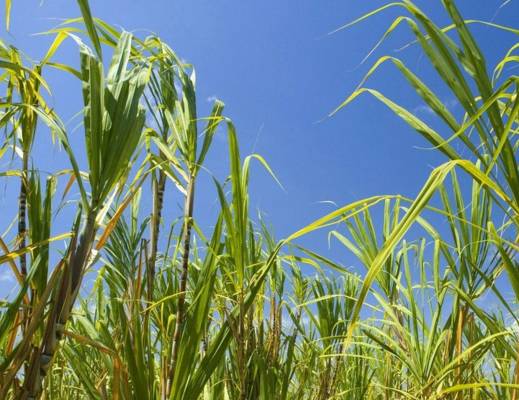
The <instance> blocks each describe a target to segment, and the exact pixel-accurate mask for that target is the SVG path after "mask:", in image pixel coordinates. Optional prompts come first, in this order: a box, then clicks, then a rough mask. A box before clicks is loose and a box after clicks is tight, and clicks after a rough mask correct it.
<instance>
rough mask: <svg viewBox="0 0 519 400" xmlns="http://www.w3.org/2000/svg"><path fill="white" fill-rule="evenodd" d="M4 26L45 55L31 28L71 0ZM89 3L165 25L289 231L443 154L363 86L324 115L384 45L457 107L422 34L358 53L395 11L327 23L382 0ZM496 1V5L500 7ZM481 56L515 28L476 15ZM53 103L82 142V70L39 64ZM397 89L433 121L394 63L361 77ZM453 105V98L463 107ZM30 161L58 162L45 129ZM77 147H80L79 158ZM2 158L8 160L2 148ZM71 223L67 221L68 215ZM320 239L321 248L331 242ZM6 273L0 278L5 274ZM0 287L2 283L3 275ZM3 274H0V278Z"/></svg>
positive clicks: (221, 167) (202, 204) (397, 181)
mask: <svg viewBox="0 0 519 400" xmlns="http://www.w3.org/2000/svg"><path fill="white" fill-rule="evenodd" d="M13 3H14V4H13V15H12V30H11V32H10V33H6V32H5V31H4V32H2V38H4V40H5V41H6V42H9V43H13V44H15V45H16V46H17V47H19V48H20V49H22V50H23V51H25V52H26V54H27V55H28V56H30V57H32V58H34V59H38V58H41V57H42V56H43V54H44V52H45V50H44V49H45V48H46V46H48V44H49V43H50V40H51V38H50V37H46V36H32V34H34V33H38V32H42V31H46V30H48V29H50V28H52V27H53V26H55V25H57V24H58V23H59V19H65V18H71V17H76V16H79V10H78V7H77V5H76V2H75V1H70V0H45V1H43V2H42V3H41V4H40V5H34V4H37V2H31V6H28V2H20V1H14V2H13ZM90 3H91V8H92V12H93V14H94V15H95V16H97V17H100V18H102V19H104V20H106V21H107V22H110V23H111V24H114V25H119V26H121V27H123V28H125V29H126V30H129V31H132V32H135V34H136V35H139V36H145V35H147V33H149V32H154V33H156V34H158V35H159V36H161V38H162V39H163V40H164V41H166V42H167V43H168V44H170V46H171V47H172V48H173V49H174V50H175V51H176V52H177V54H178V55H179V56H181V57H182V58H183V59H185V60H187V61H189V62H191V63H193V64H194V65H195V67H196V71H197V87H198V100H199V104H200V115H204V114H206V113H208V112H209V110H210V101H211V99H213V98H215V97H217V98H219V99H222V100H223V101H224V102H225V103H226V115H227V116H229V117H230V118H232V119H233V121H234V122H235V124H236V126H237V130H238V135H239V140H240V144H241V149H242V155H246V154H248V153H251V152H258V153H260V154H261V155H262V156H264V158H265V159H266V160H267V161H268V162H269V164H270V165H271V167H272V169H273V170H274V171H275V173H276V175H277V176H278V178H279V179H280V181H281V182H282V184H283V186H284V188H285V190H281V189H280V188H279V187H278V186H277V185H276V184H275V182H274V181H273V180H272V178H270V177H269V175H268V174H267V173H266V172H264V170H262V168H261V167H260V166H259V165H258V166H257V167H256V168H254V171H253V176H252V192H251V197H252V198H251V208H252V211H253V212H254V210H255V209H261V210H262V211H263V212H264V214H265V219H266V220H267V222H268V223H269V224H270V225H271V226H272V227H273V228H274V231H275V232H276V235H277V237H278V238H279V237H283V236H286V235H288V234H290V233H291V232H293V231H295V230H296V229H298V228H300V227H301V226H303V225H305V224H306V223H308V222H310V221H312V220H313V219H315V218H317V217H319V216H322V215H323V214H324V213H326V212H329V211H331V210H332V206H331V205H329V204H323V203H322V202H323V201H333V202H335V203H336V204H338V205H343V204H346V203H349V202H351V201H354V200H358V199H360V198H363V197H367V196H372V195H375V194H391V193H400V194H403V195H406V196H411V197H412V196H414V195H416V194H417V192H418V190H419V188H420V187H421V185H422V184H423V182H424V181H425V180H426V178H427V176H428V175H429V173H430V171H431V169H432V167H434V166H436V165H438V164H440V163H441V162H442V161H444V159H443V158H442V157H441V156H440V155H438V154H437V153H436V152H434V151H431V150H423V149H419V147H427V143H426V142H425V141H424V140H423V139H421V138H420V137H419V136H418V135H417V134H416V133H414V132H413V131H412V130H411V129H410V128H409V127H407V126H406V125H405V123H403V122H402V121H400V120H399V119H398V118H397V117H396V116H395V115H393V114H392V113H391V112H390V111H389V110H388V109H386V108H385V107H384V106H383V105H381V104H379V103H377V101H376V100H374V99H372V98H369V97H362V98H360V99H359V100H358V101H356V102H355V103H353V104H352V105H351V106H349V107H348V108H347V109H345V110H343V111H341V112H340V113H338V114H337V115H335V116H334V117H332V118H327V115H328V113H329V112H330V111H331V110H333V109H334V108H335V107H336V106H337V105H338V104H340V102H341V101H342V100H343V99H344V98H345V97H347V95H348V94H349V93H351V91H352V90H354V88H355V86H356V85H357V84H358V82H359V81H360V80H361V79H362V76H363V75H364V74H365V73H366V71H367V69H368V67H369V65H370V64H371V63H373V62H374V61H375V60H376V58H377V57H378V56H381V55H384V54H388V53H389V54H392V55H395V56H398V57H400V58H402V59H404V60H405V61H406V62H407V63H408V65H409V66H410V67H412V68H413V70H414V71H415V72H417V73H418V74H419V75H420V76H422V77H424V78H425V80H427V81H428V82H430V83H431V84H432V85H433V87H434V88H435V89H436V90H437V93H439V95H440V98H442V99H443V100H444V101H445V103H446V104H447V105H448V106H449V107H450V108H451V109H453V111H455V112H456V109H457V107H458V105H457V104H456V101H455V100H454V98H452V97H450V95H449V94H448V91H447V90H446V89H445V87H444V86H443V85H442V84H441V82H439V81H438V79H437V78H436V77H435V76H434V74H433V71H432V70H431V69H430V67H429V66H428V65H427V62H426V60H425V59H424V58H423V56H422V55H421V53H420V52H419V51H418V49H417V48H416V46H411V47H410V48H408V49H407V50H405V51H400V52H396V49H398V48H400V47H401V46H403V45H404V44H406V43H408V42H409V41H410V40H411V36H410V33H409V30H408V28H406V27H404V26H402V27H400V28H399V29H398V30H397V31H396V32H395V34H394V35H393V36H392V37H391V38H390V40H388V41H387V42H386V43H385V44H384V45H383V46H382V47H381V48H380V49H379V50H378V51H377V52H376V53H375V54H374V55H373V56H372V57H371V58H370V59H369V60H368V61H367V62H366V63H365V64H363V65H360V62H361V60H362V59H363V57H364V56H365V55H366V54H367V53H368V52H369V50H370V49H371V47H372V46H373V45H374V44H375V43H376V42H377V40H378V39H379V38H380V37H381V35H382V34H383V32H384V31H385V29H387V27H388V26H389V25H390V23H391V21H392V20H393V19H394V18H395V17H396V16H397V15H398V13H399V12H401V11H398V10H396V9H395V10H389V11H387V12H385V13H384V14H383V15H380V16H376V17H374V18H371V19H370V20H368V21H367V22H364V23H361V24H359V25H357V26H354V27H352V28H349V29H347V30H343V31H340V32H338V33H335V34H332V35H329V34H328V33H329V32H330V31H332V30H334V29H336V28H338V27H339V26H341V25H343V24H344V23H346V22H349V21H351V20H353V19H355V18H357V17H358V16H360V15H362V14H363V13H365V12H367V11H369V10H371V9H373V8H376V7H377V6H380V5H382V4H385V3H386V2H385V1H361V0H341V1H339V0H329V1H316V0H314V1H310V0H285V1H273V0H264V1H254V2H253V1H239V0H225V1H221V0H182V1H180V0H164V1H162V0H148V1H141V0H91V2H90ZM457 3H458V4H459V6H460V9H461V11H462V13H463V14H464V16H465V17H467V18H476V19H484V20H490V19H494V21H495V22H497V23H501V24H504V25H512V26H513V25H514V23H516V22H517V21H516V20H517V18H515V20H514V16H515V17H517V16H518V15H519V2H518V1H516V0H512V1H510V2H506V4H505V5H504V6H503V7H502V8H501V9H500V8H499V7H500V5H502V4H503V0H460V1H458V2H457ZM417 4H418V5H420V6H423V8H424V9H425V10H427V11H428V12H430V14H431V16H432V17H433V18H434V19H436V22H437V23H438V24H440V25H442V24H444V23H446V22H447V18H446V15H445V13H444V12H443V10H442V7H441V4H440V2H439V1H431V0H424V1H417ZM498 11H499V12H498ZM473 31H474V32H475V33H476V36H477V37H478V39H479V40H480V43H481V45H482V48H483V50H484V52H485V54H486V55H487V58H488V61H489V66H490V67H493V64H494V62H495V60H497V59H498V58H500V57H502V56H503V54H504V52H505V51H506V50H507V49H508V47H509V46H510V45H511V44H512V43H513V40H514V39H515V38H514V37H513V36H512V35H511V34H503V33H499V32H497V31H494V30H492V29H490V28H486V27H474V28H473ZM78 58H79V56H78V53H77V51H76V48H75V45H74V44H73V43H72V42H70V43H69V44H67V45H66V46H65V47H64V48H63V50H61V51H60V52H59V53H58V54H57V59H58V60H60V61H61V62H66V63H70V64H77V62H78ZM47 79H48V80H49V83H50V85H51V87H52V89H53V99H52V102H53V104H54V107H55V108H56V110H57V112H58V113H59V114H60V115H61V117H62V119H63V120H65V121H70V122H68V127H69V128H70V135H71V137H72V141H73V143H74V144H75V147H76V149H77V152H78V153H81V151H82V150H81V143H82V138H81V135H82V128H81V127H79V128H77V126H78V124H79V122H80V119H77V118H76V119H75V120H71V118H72V117H73V116H74V115H76V114H77V113H78V112H79V111H80V110H81V98H80V91H79V85H78V82H77V81H75V79H74V78H71V77H65V78H64V77H63V75H62V74H57V73H50V74H49V75H48V76H47ZM369 86H370V87H375V88H377V89H379V90H381V91H382V92H384V93H386V94H387V95H388V96H389V97H391V98H392V99H394V100H396V101H398V102H400V103H401V104H403V105H405V106H407V107H408V108H410V109H412V110H415V111H417V112H418V113H420V115H422V116H423V118H424V119H426V120H428V119H430V115H429V114H428V111H427V109H426V108H425V107H423V106H422V105H421V103H420V102H419V100H418V98H417V97H416V95H414V94H413V93H412V91H411V90H410V89H408V88H407V87H406V85H405V84H404V81H403V79H402V78H401V77H400V76H399V74H398V73H397V72H396V71H395V69H394V68H391V67H390V66H389V65H388V66H386V67H384V68H382V69H381V70H380V71H379V73H378V74H377V75H376V76H375V77H374V78H373V79H371V80H370V81H369ZM458 111H459V110H458ZM225 153H226V143H225V135H224V133H223V132H221V133H219V137H218V139H217V141H216V143H215V146H214V148H213V149H212V151H211V153H210V155H209V157H208V160H207V167H208V168H209V170H210V171H211V172H212V173H214V174H215V175H216V176H217V177H218V178H219V179H221V180H222V179H223V178H224V177H225V174H226V171H227V161H226V156H225ZM34 156H35V159H37V160H38V161H37V162H38V164H37V165H36V166H37V167H39V168H41V169H44V170H53V169H55V168H57V167H58V166H61V167H63V166H64V165H66V163H65V161H63V163H62V164H61V161H56V160H59V159H62V160H66V158H65V155H64V154H62V153H60V152H59V151H58V150H56V149H53V148H51V145H50V138H49V135H48V132H42V134H41V135H40V136H39V138H38V142H37V146H36V147H35V149H34ZM78 157H79V158H80V159H81V156H78ZM0 163H1V168H2V169H4V168H6V160H0ZM0 184H1V185H2V188H1V190H2V196H1V199H0V206H1V207H3V208H5V209H6V210H7V212H3V213H2V215H0V228H1V230H2V232H3V230H4V229H5V227H6V226H7V225H8V224H9V223H10V222H11V220H12V218H14V216H15V212H16V209H15V207H13V206H12V205H13V194H14V193H15V189H16V188H17V184H16V185H13V182H11V183H9V184H7V185H6V184H4V183H3V182H1V183H0ZM211 185H212V183H211V180H210V176H209V174H205V175H204V176H202V177H201V182H200V187H201V189H200V190H199V191H198V193H197V195H198V198H197V217H198V218H199V220H200V221H202V222H203V223H205V224H210V223H211V222H212V220H213V215H214V210H215V209H216V196H215V193H214V190H212V187H211ZM170 199H171V204H173V205H170V206H169V207H170V209H169V210H170V211H171V215H173V214H176V215H178V213H176V211H177V210H176V208H175V204H176V203H179V202H180V199H179V196H178V194H173V193H172V192H171V197H170ZM63 229H64V230H65V229H68V227H63ZM319 247H322V248H325V247H326V245H325V243H321V244H320V245H319ZM0 285H2V282H0ZM3 287H4V288H5V285H3ZM1 288H2V286H0V289H1Z"/></svg>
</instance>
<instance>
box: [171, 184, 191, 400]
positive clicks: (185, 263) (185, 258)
mask: <svg viewBox="0 0 519 400" xmlns="http://www.w3.org/2000/svg"><path fill="white" fill-rule="evenodd" d="M194 197H195V187H194V176H193V175H191V176H190V177H189V181H188V185H187V191H186V200H185V205H184V228H183V235H182V243H183V250H182V272H181V276H180V291H179V296H178V304H177V314H176V320H175V331H174V334H173V344H172V346H171V360H170V368H169V378H168V383H167V388H166V398H169V395H170V393H171V389H172V384H173V378H174V376H175V368H176V362H177V359H178V351H179V344H180V339H181V337H182V327H183V324H184V316H185V315H184V314H185V312H184V305H185V301H186V288H187V278H188V269H189V253H190V250H191V228H192V226H193V204H194Z"/></svg>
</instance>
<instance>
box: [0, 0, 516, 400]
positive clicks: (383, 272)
mask: <svg viewBox="0 0 519 400" xmlns="http://www.w3.org/2000/svg"><path fill="white" fill-rule="evenodd" d="M10 4H11V2H9V1H8V2H6V5H7V7H6V10H7V11H9V8H10ZM442 4H443V7H444V8H445V10H446V11H447V14H448V15H449V16H450V18H451V21H452V24H451V25H449V26H446V27H439V26H437V25H436V24H435V23H434V22H433V20H432V19H430V18H429V17H428V16H427V15H426V14H425V13H424V12H422V11H421V10H420V9H419V8H418V7H417V6H416V5H415V4H414V3H413V2H411V1H407V0H404V1H401V2H396V3H390V4H388V5H386V6H384V7H381V8H379V9H377V10H374V11H373V12H371V13H369V14H367V15H366V16H363V17H361V18H359V19H357V20H356V21H354V22H353V23H363V22H364V21H365V20H366V19H368V18H370V17H371V16H373V15H375V14H379V13H384V12H385V10H387V9H388V8H394V7H398V8H399V9H401V10H402V11H403V12H404V13H405V14H404V15H402V16H400V17H398V18H397V19H396V20H395V21H394V22H393V23H391V24H390V27H389V29H388V30H387V32H386V33H385V34H384V37H383V40H384V39H385V38H386V37H388V36H389V35H390V34H391V33H392V32H393V30H394V29H395V28H396V27H397V26H398V25H399V24H405V25H406V26H408V27H409V28H410V29H411V32H412V33H413V34H414V36H415V42H413V43H412V45H414V46H419V47H420V48H421V49H422V50H423V53H424V54H425V56H426V57H427V59H428V60H429V62H430V63H431V65H432V66H433V67H434V69H435V71H436V73H437V74H438V76H439V77H440V78H441V79H442V80H443V81H444V82H445V83H446V85H447V87H449V89H450V90H451V91H452V94H453V96H455V97H456V99H457V100H458V101H459V103H460V104H461V105H462V107H463V110H464V115H463V117H462V119H461V120H458V119H457V118H456V117H455V116H454V115H453V114H452V113H451V112H450V111H449V110H448V108H447V107H445V105H444V104H443V103H442V102H441V101H440V100H439V98H438V96H437V95H436V94H435V93H434V90H433V88H432V87H429V85H428V84H427V82H425V81H424V80H422V79H421V78H420V77H419V76H418V75H417V74H415V73H414V72H413V71H412V70H411V69H410V68H409V67H408V66H407V65H406V64H405V62H404V61H403V60H399V59H397V58H395V57H390V56H382V57H380V58H379V59H378V60H376V61H375V63H374V64H373V66H372V67H371V68H370V69H369V70H368V72H367V74H366V76H365V78H364V79H363V80H362V82H361V84H360V85H359V87H358V88H357V89H356V90H355V91H354V93H352V95H351V96H349V97H348V98H347V99H346V100H345V101H344V103H343V104H341V105H340V107H339V108H338V109H337V110H336V112H338V111H339V110H340V109H341V108H344V107H346V106H347V105H348V104H349V103H351V102H352V101H354V99H355V98H357V97H358V96H360V95H362V94H371V95H372V96H374V97H375V98H376V99H377V100H379V101H381V102H383V103H384V104H385V105H386V106H388V107H389V109H390V110H392V111H393V112H395V114H396V115H397V116H398V117H400V118H402V119H403V120H404V121H406V122H407V123H408V124H409V125H410V126H411V127H412V128H414V129H415V130H416V131H417V132H418V133H419V134H421V135H422V136H423V137H425V139H427V140H428V141H430V142H431V143H432V145H433V146H434V147H435V148H436V149H437V150H438V151H440V152H441V153H442V154H443V155H444V156H445V157H446V159H447V160H446V162H445V163H444V164H443V165H440V166H439V167H437V168H436V169H435V170H434V171H433V172H432V173H431V175H430V177H429V179H428V180H427V181H426V182H425V183H424V186H423V188H422V189H421V191H420V192H419V194H418V195H417V197H416V198H415V199H408V198H405V197H403V196H400V195H397V194H396V195H391V196H375V197H371V198H367V199H360V200H358V201H356V202H354V203H351V204H349V205H346V206H344V207H341V208H338V209H337V210H335V211H334V212H332V213H330V214H328V215H325V216H323V217H322V218H320V219H318V220H316V221H314V222H312V223H310V224H308V225H306V226H304V227H302V228H300V229H299V230H297V231H295V232H294V233H293V234H292V235H290V236H289V237H287V238H284V239H282V240H276V238H274V237H273V235H272V234H271V233H270V232H269V229H268V228H267V224H266V222H264V221H263V220H262V219H261V218H253V217H251V215H250V213H249V177H250V169H251V164H252V163H256V164H257V165H259V166H260V167H262V168H265V169H266V170H267V171H268V172H269V173H270V174H271V175H272V177H273V180H276V178H275V176H274V174H273V172H272V171H271V170H270V168H269V166H268V164H267V162H266V161H265V160H264V159H263V158H262V157H261V156H260V155H257V154H252V155H249V156H245V157H243V156H242V155H241V154H240V149H239V145H238V137H239V135H238V134H237V132H236V129H235V127H234V125H233V123H232V121H231V119H230V118H229V117H228V116H226V115H225V114H224V104H223V103H222V102H221V101H216V102H215V104H214V106H213V108H212V111H211V112H210V114H209V115H208V116H200V115H199V114H198V112H197V98H196V80H195V73H194V69H193V67H192V66H190V65H188V64H185V63H184V62H183V61H181V59H180V58H179V57H177V55H176V54H175V52H174V51H173V50H172V49H171V48H170V47H169V46H168V45H167V44H165V43H164V42H163V41H161V39H160V38H158V37H155V36H150V37H146V38H138V37H134V36H133V35H131V34H130V33H128V32H124V31H120V30H118V29H116V28H114V27H113V26H111V25H109V24H107V23H106V22H104V21H101V20H99V19H96V18H94V17H93V16H92V13H91V11H90V8H89V5H88V3H87V2H86V1H85V0H78V5H79V9H80V11H81V13H82V18H79V19H74V20H69V21H66V22H65V23H63V24H62V25H60V26H59V27H57V28H55V29H53V30H51V31H49V34H51V35H53V37H54V41H53V42H52V44H51V46H50V48H49V49H48V52H47V54H46V56H45V57H44V58H43V60H42V61H41V62H40V63H37V64H32V63H26V64H24V63H25V60H24V59H23V57H22V56H21V54H22V53H21V51H19V50H18V49H16V48H14V47H12V46H7V45H6V44H4V43H0V66H1V67H2V68H3V73H2V74H1V75H0V77H1V79H2V85H1V88H2V90H3V91H4V95H2V99H3V100H2V107H1V115H0V124H1V126H2V128H3V131H4V132H5V137H4V141H3V143H2V145H1V147H0V157H7V155H8V154H10V153H11V154H12V159H13V160H12V163H11V165H12V169H9V170H6V171H2V172H1V174H2V177H3V178H4V179H8V180H9V181H13V180H14V181H16V183H17V184H18V187H19V191H18V193H19V200H18V212H17V217H16V219H15V223H13V224H11V226H10V227H9V226H7V227H4V228H3V229H6V232H7V233H6V234H5V236H3V237H2V238H1V240H0V246H1V249H2V252H3V254H2V255H0V262H1V263H2V267H3V268H7V267H9V268H10V269H11V271H12V273H13V274H14V276H15V278H16V280H17V288H16V289H17V291H16V293H15V294H14V296H12V297H11V298H9V299H7V300H6V301H5V302H4V303H3V304H2V314H1V316H0V328H1V329H0V344H1V346H0V398H6V399H35V398H45V399H164V400H166V399H204V400H226V399H244V400H245V399H265V400H266V399H280V400H285V399H301V400H304V399H319V400H325V399H377V400H378V399H385V400H386V399H424V400H425V399H510V400H515V399H517V398H518V396H519V364H518V363H517V360H518V357H519V353H518V350H517V349H518V346H519V330H518V329H517V326H518V323H519V321H518V319H517V316H516V310H515V306H514V304H513V303H511V302H510V301H509V299H510V296H511V294H513V296H515V297H514V301H516V300H517V297H518V296H519V273H518V269H517V261H516V258H517V256H516V252H517V250H518V246H517V224H518V220H517V218H518V211H519V203H518V199H519V186H518V184H519V176H518V171H517V159H516V151H517V150H516V149H517V141H516V140H515V134H516V132H517V129H518V113H519V99H518V96H517V77H516V76H514V75H512V74H511V73H510V71H513V69H511V67H513V66H514V64H515V63H517V56H516V55H515V54H516V52H517V49H518V48H519V45H518V44H516V45H514V46H513V47H512V48H511V49H510V51H509V52H508V53H507V54H506V55H505V56H504V58H503V59H502V60H501V61H500V62H499V63H498V65H497V66H496V68H495V70H494V71H493V72H492V73H491V72H489V71H488V70H487V68H488V66H487V64H486V61H485V58H484V53H483V52H482V51H481V50H480V49H479V47H478V45H477V42H476V41H475V39H474V37H473V36H472V34H471V32H470V29H469V28H470V26H471V24H476V23H478V24H481V23H482V22H480V21H465V20H464V19H463V18H462V17H461V16H460V14H459V12H458V10H457V8H456V6H455V3H454V2H453V1H452V0H444V1H443V2H442ZM349 25H351V24H349ZM349 25H347V26H345V27H344V28H346V27H348V26H349ZM487 25H488V24H487ZM489 29H502V30H505V31H513V32H516V31H514V30H513V29H512V28H507V27H501V26H498V25H495V24H491V26H490V27H489ZM65 40H67V41H74V42H75V44H76V45H77V48H78V53H79V58H80V69H79V70H76V69H74V68H72V67H71V66H68V65H65V64H62V63H60V62H59V60H56V51H57V49H58V48H59V47H60V46H61V44H62V43H63V42H64V41H65ZM86 42H89V43H90V46H89V45H87V44H85V43H86ZM374 51H375V50H374ZM108 60H109V62H108V63H106V61H108ZM388 62H390V63H391V64H393V65H394V66H395V67H396V68H397V70H398V71H399V72H400V73H402V75H403V77H404V78H405V79H406V80H407V81H408V83H409V90H410V91H415V92H416V93H417V94H418V95H419V96H420V97H421V98H422V100H423V101H424V103H425V105H426V106H428V107H429V108H430V109H431V110H432V111H433V113H434V115H435V116H436V117H437V118H438V120H439V122H441V123H442V124H438V126H441V131H437V130H434V129H433V128H432V127H431V126H429V125H428V124H427V123H426V122H425V121H423V120H421V119H420V117H419V115H416V114H415V113H413V112H412V111H410V110H406V109H405V108H404V107H402V106H400V105H398V104H397V103H395V102H394V101H392V100H391V99H390V97H389V96H390V95H389V94H384V93H381V92H380V91H377V90H376V89H372V88H368V87H367V86H366V84H367V82H368V80H369V77H370V76H371V75H373V74H375V73H376V72H377V69H378V68H379V67H380V66H381V65H383V64H384V63H388ZM104 65H108V66H109V67H108V69H107V70H106V71H105V67H104ZM49 68H53V69H57V70H58V71H60V73H62V74H69V75H72V76H73V77H75V79H77V80H78V88H79V87H80V86H81V88H82V94H83V102H84V107H83V110H82V116H83V123H82V131H83V133H84V151H85V154H84V155H81V157H80V156H78V154H76V153H75V151H74V150H73V148H72V146H71V145H70V143H69V132H68V131H67V128H66V126H65V124H64V123H63V122H62V121H61V120H60V118H59V116H58V114H57V112H56V111H54V110H52V109H51V108H49V106H48V105H47V102H46V99H47V98H48V93H49V92H50V90H51V88H50V87H49V85H48V84H47V82H46V80H45V76H46V75H45V74H46V71H47V69H49ZM39 127H47V128H49V129H39ZM48 130H50V132H51V134H52V136H53V139H55V141H56V142H57V143H59V144H60V146H61V147H62V148H63V150H64V151H63V153H64V154H65V156H66V158H67V159H68V162H69V165H70V168H67V169H65V170H62V171H54V172H53V173H51V174H50V175H49V176H48V177H47V179H46V181H45V182H43V180H42V177H41V176H40V174H41V173H40V171H39V168H40V167H41V166H40V165H39V164H38V150H39V149H37V148H33V144H34V139H35V135H36V134H38V135H40V134H46V133H45V132H47V131H48ZM217 130H221V131H222V132H225V133H226V135H227V141H228V160H229V165H228V178H227V179H225V180H224V181H223V182H218V181H217V180H214V191H213V193H198V192H197V191H196V190H195V189H196V188H197V179H198V176H199V174H200V173H204V172H203V171H204V163H205V159H206V156H207V154H208V153H209V152H210V151H211V148H212V141H213V138H214V135H215V134H216V132H217ZM455 143H457V145H455ZM460 147H464V148H465V154H468V156H466V157H462V156H461V155H460V153H461V152H460V151H459V150H458V149H459V148H460ZM77 159H85V160H86V162H85V165H80V164H79V163H78V162H77V161H76V160H77ZM461 174H463V177H461ZM195 193H196V196H195ZM199 196H213V197H215V198H216V199H217V200H218V212H217V213H216V216H215V219H214V222H213V224H212V225H210V226H201V225H199V223H198V221H197V219H196V216H197V197H199ZM147 198H149V199H148V200H149V203H151V207H150V209H149V210H148V209H147V207H146V199H147ZM433 200H434V201H433ZM69 203H70V204H69ZM172 203H180V204H181V205H182V206H181V210H180V211H179V213H178V215H176V214H173V207H171V204H172ZM64 204H69V205H68V207H73V208H74V216H73V218H71V219H70V220H69V221H68V222H67V223H68V225H63V223H62V222H60V224H59V225H56V224H57V223H56V222H55V221H56V220H55V219H54V218H53V216H54V215H56V214H59V213H61V212H62V209H63V206H64ZM318 229H326V230H327V232H328V235H329V239H330V240H333V241H336V242H338V243H340V244H341V245H342V247H341V248H342V249H343V250H344V251H345V252H349V253H351V254H353V255H354V256H355V257H356V258H357V259H358V263H359V267H360V268H359V269H358V270H357V271H356V272H353V271H351V270H349V269H347V268H344V267H343V266H342V265H340V264H339V263H337V262H335V261H334V260H330V259H328V258H326V257H323V256H321V255H319V254H317V253H316V252H315V251H313V250H312V249H311V248H310V249H308V248H303V247H301V246H299V245H298V244H297V239H298V238H300V237H301V236H304V235H307V234H310V233H312V232H313V231H315V230H318ZM54 232H59V233H57V234H56V233H54ZM58 241H59V242H61V243H62V244H63V243H64V244H65V246H64V247H62V248H64V250H63V251H61V252H60V251H59V250H58V246H57V245H56V242H58ZM303 266H311V267H312V268H313V269H314V270H315V271H316V272H315V274H313V275H312V274H304V273H303V272H302V271H303V268H302V267H303ZM86 274H90V275H91V276H94V281H93V283H92V284H85V283H84V277H85V275H86ZM490 300H491V301H492V302H493V303H495V304H497V305H498V306H497V307H494V308H491V307H489V306H488V303H489V301H490Z"/></svg>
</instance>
